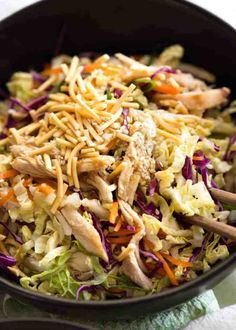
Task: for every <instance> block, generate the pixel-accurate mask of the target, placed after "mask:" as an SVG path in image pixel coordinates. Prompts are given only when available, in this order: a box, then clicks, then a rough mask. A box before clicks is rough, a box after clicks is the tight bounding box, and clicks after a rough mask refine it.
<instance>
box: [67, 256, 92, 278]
mask: <svg viewBox="0 0 236 330" xmlns="http://www.w3.org/2000/svg"><path fill="white" fill-rule="evenodd" d="M68 265H69V266H70V267H71V268H72V269H73V270H75V271H76V272H80V273H86V272H89V271H91V270H92V269H93V267H92V263H91V259H90V257H89V256H87V255H86V254H84V253H82V252H75V253H73V254H72V256H71V258H70V259H69V262H68Z"/></svg>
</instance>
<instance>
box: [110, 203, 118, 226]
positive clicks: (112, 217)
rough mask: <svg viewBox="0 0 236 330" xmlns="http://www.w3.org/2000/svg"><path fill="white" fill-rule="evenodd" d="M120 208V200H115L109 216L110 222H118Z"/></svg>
mask: <svg viewBox="0 0 236 330" xmlns="http://www.w3.org/2000/svg"><path fill="white" fill-rule="evenodd" d="M118 209H119V205H118V202H113V203H112V206H111V211H110V217H109V221H110V223H115V222H116V218H117V216H118Z"/></svg>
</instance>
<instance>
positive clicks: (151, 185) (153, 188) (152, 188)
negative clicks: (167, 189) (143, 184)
mask: <svg viewBox="0 0 236 330" xmlns="http://www.w3.org/2000/svg"><path fill="white" fill-rule="evenodd" d="M157 187H158V182H157V180H156V179H153V180H151V181H150V183H149V189H148V195H149V196H153V195H154V193H155V192H156V189H157Z"/></svg>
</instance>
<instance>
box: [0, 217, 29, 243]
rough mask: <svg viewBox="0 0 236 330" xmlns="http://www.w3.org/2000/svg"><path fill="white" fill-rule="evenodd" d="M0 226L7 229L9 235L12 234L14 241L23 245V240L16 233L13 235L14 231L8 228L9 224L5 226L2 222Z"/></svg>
mask: <svg viewBox="0 0 236 330" xmlns="http://www.w3.org/2000/svg"><path fill="white" fill-rule="evenodd" d="M0 225H2V226H3V227H4V228H5V229H6V231H7V232H8V234H11V235H12V237H13V238H14V240H15V241H16V242H18V243H19V244H23V241H22V239H21V238H20V237H19V236H18V235H16V234H15V233H13V231H11V230H10V229H9V228H8V226H7V224H5V222H3V221H0Z"/></svg>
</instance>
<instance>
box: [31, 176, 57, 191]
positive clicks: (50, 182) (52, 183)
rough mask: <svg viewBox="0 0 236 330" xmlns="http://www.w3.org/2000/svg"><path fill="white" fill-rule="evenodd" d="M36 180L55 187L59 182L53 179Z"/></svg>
mask: <svg viewBox="0 0 236 330" xmlns="http://www.w3.org/2000/svg"><path fill="white" fill-rule="evenodd" d="M35 181H37V182H39V183H46V184H47V185H48V186H50V187H51V188H53V189H56V188H57V183H56V182H55V181H53V180H50V179H39V178H35Z"/></svg>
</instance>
